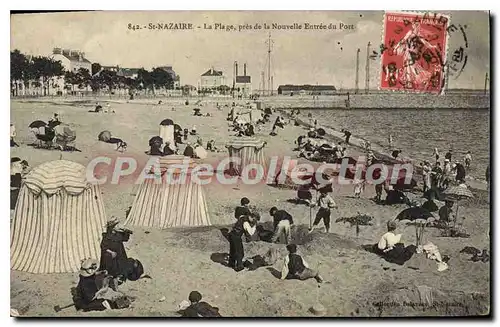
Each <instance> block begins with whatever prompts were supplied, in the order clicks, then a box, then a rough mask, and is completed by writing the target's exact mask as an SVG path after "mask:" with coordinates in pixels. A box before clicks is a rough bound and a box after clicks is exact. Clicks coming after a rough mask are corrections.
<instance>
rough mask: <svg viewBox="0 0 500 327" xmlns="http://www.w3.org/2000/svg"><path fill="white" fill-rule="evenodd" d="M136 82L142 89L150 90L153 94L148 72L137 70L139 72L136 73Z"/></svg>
mask: <svg viewBox="0 0 500 327" xmlns="http://www.w3.org/2000/svg"><path fill="white" fill-rule="evenodd" d="M137 80H138V81H139V83H140V84H141V85H142V87H143V88H144V89H146V90H147V89H150V90H152V91H153V94H154V82H153V77H152V76H151V73H150V72H148V71H147V70H145V69H144V68H141V69H139V71H138V72H137Z"/></svg>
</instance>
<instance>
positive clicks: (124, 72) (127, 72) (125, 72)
mask: <svg viewBox="0 0 500 327" xmlns="http://www.w3.org/2000/svg"><path fill="white" fill-rule="evenodd" d="M139 69H140V68H124V67H119V68H118V71H117V72H116V75H117V76H122V77H126V78H131V79H136V78H137V77H138V76H139Z"/></svg>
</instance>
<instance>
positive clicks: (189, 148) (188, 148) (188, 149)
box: [183, 142, 196, 158]
mask: <svg viewBox="0 0 500 327" xmlns="http://www.w3.org/2000/svg"><path fill="white" fill-rule="evenodd" d="M183 155H184V157H189V158H196V154H195V153H194V148H193V147H192V146H191V143H190V142H188V143H186V147H185V148H184V153H183Z"/></svg>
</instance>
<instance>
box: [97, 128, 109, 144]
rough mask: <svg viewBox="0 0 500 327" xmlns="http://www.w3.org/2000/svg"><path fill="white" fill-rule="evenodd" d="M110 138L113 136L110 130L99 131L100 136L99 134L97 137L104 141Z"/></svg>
mask: <svg viewBox="0 0 500 327" xmlns="http://www.w3.org/2000/svg"><path fill="white" fill-rule="evenodd" d="M110 138H111V132H110V131H102V132H100V133H99V136H97V139H98V140H99V141H102V142H108V141H109V139H110Z"/></svg>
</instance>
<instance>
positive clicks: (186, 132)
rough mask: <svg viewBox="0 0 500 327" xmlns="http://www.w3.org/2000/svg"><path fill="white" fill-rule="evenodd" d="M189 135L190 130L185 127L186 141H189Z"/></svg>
mask: <svg viewBox="0 0 500 327" xmlns="http://www.w3.org/2000/svg"><path fill="white" fill-rule="evenodd" d="M188 136H189V130H188V129H187V128H184V141H187V139H188Z"/></svg>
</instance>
